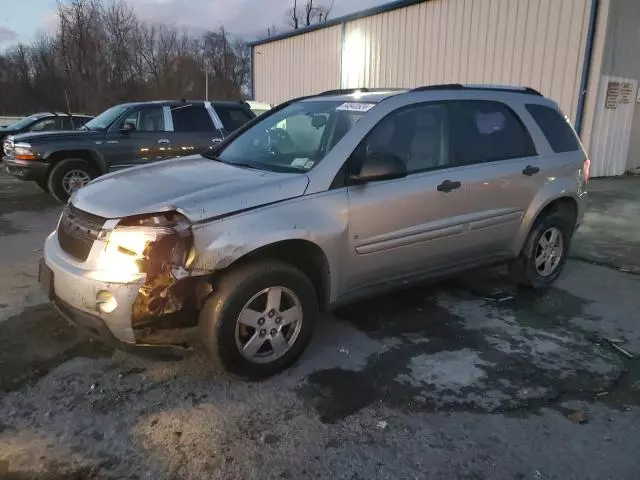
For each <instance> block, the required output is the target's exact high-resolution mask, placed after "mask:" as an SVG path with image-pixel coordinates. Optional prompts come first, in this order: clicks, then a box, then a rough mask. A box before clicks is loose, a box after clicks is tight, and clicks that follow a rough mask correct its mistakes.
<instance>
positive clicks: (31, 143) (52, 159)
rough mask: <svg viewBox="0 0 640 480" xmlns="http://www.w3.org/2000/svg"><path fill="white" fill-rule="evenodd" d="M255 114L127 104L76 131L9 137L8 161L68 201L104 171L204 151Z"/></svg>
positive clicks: (223, 107) (242, 108) (233, 105)
mask: <svg viewBox="0 0 640 480" xmlns="http://www.w3.org/2000/svg"><path fill="white" fill-rule="evenodd" d="M254 117H255V114H254V113H253V112H252V111H251V110H250V108H249V106H248V105H247V104H246V103H245V102H202V101H197V102H192V101H184V100H183V101H155V102H142V103H126V104H122V105H116V106H115V107H111V108H109V109H108V110H106V111H104V112H103V113H101V114H100V115H98V116H97V117H95V118H94V119H93V120H91V121H89V122H87V123H86V124H85V125H84V126H83V127H82V128H81V129H79V130H76V131H62V132H40V133H26V134H20V135H15V136H9V137H8V138H7V139H6V140H5V141H4V158H3V161H4V164H5V165H6V168H7V171H8V172H9V173H10V174H12V175H13V176H15V177H17V178H20V179H22V180H30V181H34V182H36V183H37V184H38V186H40V188H42V189H43V190H45V191H47V192H49V193H51V195H52V196H53V197H54V198H56V200H58V201H60V202H66V201H67V200H68V198H69V197H70V196H71V194H72V193H73V192H74V191H75V190H76V189H78V188H80V187H83V186H84V185H86V184H87V183H89V182H90V181H91V180H93V179H94V178H96V177H98V176H100V175H104V174H106V173H109V172H112V171H114V170H120V169H122V168H127V167H134V166H138V165H143V164H146V163H150V162H156V161H159V160H166V159H168V158H175V157H179V156H184V155H192V154H197V153H203V152H205V151H207V150H209V149H211V148H212V147H214V146H215V144H216V143H219V142H220V141H221V140H222V139H223V138H224V137H225V136H227V135H228V134H230V133H231V132H233V131H234V130H236V129H237V128H239V127H240V126H242V125H244V124H245V123H246V122H248V121H250V120H251V119H253V118H254Z"/></svg>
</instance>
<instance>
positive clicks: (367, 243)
mask: <svg viewBox="0 0 640 480" xmlns="http://www.w3.org/2000/svg"><path fill="white" fill-rule="evenodd" d="M449 118H450V116H449V107H448V106H447V105H446V104H438V103H426V104H421V105H414V106H411V107H408V108H402V109H400V110H396V111H394V112H392V113H390V114H389V115H388V116H387V117H385V118H384V119H383V120H382V121H381V122H380V123H378V125H376V126H375V127H374V128H373V129H372V131H371V132H369V134H368V135H367V137H365V139H364V140H363V142H362V143H361V144H360V145H359V146H358V148H357V149H356V151H355V152H354V154H353V155H352V157H351V159H350V162H352V163H353V165H356V164H357V163H358V162H360V161H362V160H361V159H364V158H366V157H367V156H368V155H370V154H371V153H376V152H383V153H387V154H392V155H395V156H397V157H399V158H400V159H402V160H403V161H404V162H405V163H406V165H407V169H408V176H407V177H405V178H400V179H394V180H388V181H381V182H371V183H368V184H365V185H352V186H349V187H348V195H349V242H350V253H349V258H348V268H346V269H345V270H346V272H347V274H346V277H345V282H346V285H345V286H346V287H347V289H348V290H350V291H354V290H358V289H361V288H366V287H374V286H376V284H380V283H384V282H388V281H391V280H399V279H401V278H403V277H410V276H412V275H417V274H421V273H426V272H428V271H431V270H438V269H440V268H446V266H447V265H450V264H451V263H452V262H455V260H456V256H457V252H458V250H459V242H460V239H461V234H462V233H463V231H464V227H465V225H464V213H465V193H464V187H463V185H462V183H461V182H460V181H459V178H458V173H457V169H456V168H451V165H450V159H451V155H450V134H449V130H450V129H449ZM351 168H357V167H351Z"/></svg>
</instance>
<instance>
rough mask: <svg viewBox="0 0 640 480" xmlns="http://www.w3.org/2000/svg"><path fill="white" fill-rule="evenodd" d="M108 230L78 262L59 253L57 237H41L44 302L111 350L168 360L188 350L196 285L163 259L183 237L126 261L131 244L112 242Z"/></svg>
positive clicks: (147, 246)
mask: <svg viewBox="0 0 640 480" xmlns="http://www.w3.org/2000/svg"><path fill="white" fill-rule="evenodd" d="M59 228H61V227H59ZM132 230H135V229H132ZM113 231H114V230H112V231H111V232H107V233H106V234H105V235H100V236H99V238H96V240H95V241H94V242H93V244H92V246H91V249H90V251H89V254H88V256H87V258H86V259H84V260H83V261H78V260H77V259H76V258H74V257H73V256H72V255H69V254H68V253H67V252H66V251H64V249H63V248H62V247H61V246H60V242H59V239H58V238H57V231H56V232H53V233H52V234H51V235H50V236H49V237H48V238H47V240H46V242H45V247H44V259H43V260H42V262H41V265H40V275H39V277H40V282H41V284H42V287H43V288H44V289H45V291H46V292H47V294H48V295H49V299H50V301H51V303H52V304H53V305H54V307H55V308H56V309H57V310H58V312H59V313H60V314H62V315H63V316H64V317H65V318H66V319H67V320H68V321H70V322H71V323H72V324H74V325H76V326H77V327H78V328H80V329H81V330H83V331H85V332H87V333H88V334H90V335H91V336H93V337H94V338H97V339H99V340H101V341H102V342H104V343H106V344H109V345H112V346H114V347H116V348H119V349H122V350H126V351H137V352H143V351H147V352H153V353H158V354H171V355H175V354H185V353H188V352H190V351H192V348H191V344H192V343H193V342H191V341H190V339H191V337H192V336H193V331H194V329H195V327H196V326H197V312H195V313H194V311H193V309H194V308H195V301H194V300H193V298H194V291H195V289H194V285H195V282H196V280H195V279H193V278H191V277H190V276H189V273H188V272H187V271H186V270H185V269H184V268H181V267H179V266H178V267H176V265H175V264H173V263H172V259H171V255H170V254H171V253H172V252H174V251H175V249H173V250H172V248H173V246H174V244H175V238H178V239H180V238H184V237H187V239H189V238H188V235H184V234H183V235H180V234H179V233H178V234H177V235H176V236H174V235H173V234H171V235H158V237H157V238H156V239H154V240H153V241H151V242H145V243H144V245H143V247H142V248H141V253H143V254H141V255H139V256H137V257H136V258H133V259H131V260H132V261H131V262H129V259H128V258H126V256H127V255H131V251H130V250H129V248H134V247H135V245H133V244H127V242H126V238H125V241H123V242H120V243H118V242H114V241H113V240H114V238H115V237H114V236H113V235H112V234H113ZM110 239H111V241H110ZM172 242H173V243H172ZM134 243H135V242H134ZM114 249H115V250H117V251H116V252H115V254H114ZM164 250H167V251H166V252H165V251H164ZM120 254H122V255H124V256H125V258H123V259H122V260H123V262H119V260H118V258H119V257H118V255H120ZM183 260H186V257H185V258H183ZM131 266H133V267H135V268H129V267H131Z"/></svg>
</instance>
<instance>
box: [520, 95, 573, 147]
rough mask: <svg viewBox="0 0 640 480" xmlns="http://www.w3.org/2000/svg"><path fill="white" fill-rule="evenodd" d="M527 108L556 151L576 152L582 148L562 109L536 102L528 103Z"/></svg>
mask: <svg viewBox="0 0 640 480" xmlns="http://www.w3.org/2000/svg"><path fill="white" fill-rule="evenodd" d="M527 110H528V111H529V113H530V114H531V116H532V117H533V119H534V120H535V122H536V123H537V124H538V126H539V127H540V130H542V133H543V134H544V136H545V137H546V138H547V141H548V142H549V145H551V149H552V150H553V151H554V152H555V153H565V152H575V151H577V150H581V149H582V147H581V145H580V140H578V136H577V135H576V133H575V131H574V130H573V128H572V127H571V125H570V124H569V120H568V119H567V118H566V117H565V116H564V115H562V113H560V111H558V110H557V109H555V108H551V107H546V106H544V105H535V104H529V105H527Z"/></svg>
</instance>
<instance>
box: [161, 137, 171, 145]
mask: <svg viewBox="0 0 640 480" xmlns="http://www.w3.org/2000/svg"><path fill="white" fill-rule="evenodd" d="M170 143H171V140H169V139H166V138H161V139H160V140H158V145H169V144H170Z"/></svg>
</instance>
